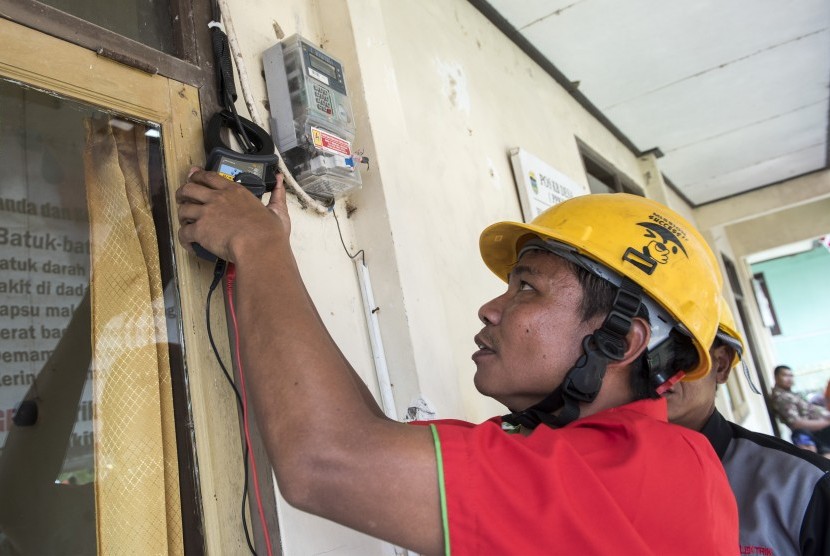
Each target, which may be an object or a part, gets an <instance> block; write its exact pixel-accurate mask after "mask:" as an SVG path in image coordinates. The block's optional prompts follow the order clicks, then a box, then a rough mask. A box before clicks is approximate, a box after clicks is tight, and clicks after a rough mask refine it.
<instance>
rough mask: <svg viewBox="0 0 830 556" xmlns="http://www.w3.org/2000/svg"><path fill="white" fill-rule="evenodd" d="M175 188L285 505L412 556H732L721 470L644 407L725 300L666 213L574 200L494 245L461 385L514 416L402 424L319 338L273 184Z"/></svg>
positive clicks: (730, 510) (618, 200)
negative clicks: (219, 274) (469, 382)
mask: <svg viewBox="0 0 830 556" xmlns="http://www.w3.org/2000/svg"><path fill="white" fill-rule="evenodd" d="M189 179H190V181H189V182H188V183H186V184H184V185H183V186H182V187H181V188H179V190H178V191H177V194H176V196H177V201H178V212H179V223H180V225H181V227H180V230H179V241H180V242H181V243H182V245H184V246H185V248H187V249H192V244H193V243H194V242H198V243H199V244H200V245H201V246H202V247H204V248H206V249H207V250H208V251H210V252H212V253H214V254H216V255H217V256H219V257H220V258H222V259H225V260H227V261H229V262H230V263H233V264H234V267H235V273H236V290H235V295H236V297H237V302H236V306H237V315H238V322H239V332H238V337H239V338H240V342H241V350H240V353H241V358H242V361H243V364H244V372H245V375H246V379H245V380H246V382H247V383H248V384H249V392H251V393H252V402H253V405H254V408H255V411H256V416H257V421H258V424H259V430H260V431H262V436H263V441H264V442H265V445H266V448H267V450H268V454H269V457H270V460H271V463H272V464H273V467H274V473H275V476H276V479H277V484H278V486H279V488H280V491H281V492H282V494H283V496H284V497H285V499H286V500H287V501H288V502H289V503H290V504H292V505H294V506H296V507H298V508H300V509H302V510H305V511H307V512H310V513H313V514H316V515H319V516H322V517H325V518H328V519H331V520H333V521H336V522H338V523H340V524H343V525H346V526H348V527H352V528H353V529H356V530H358V531H362V532H364V533H367V534H370V535H373V536H375V537H378V538H381V539H384V540H387V541H390V542H392V543H394V544H396V545H398V546H402V547H405V548H409V549H412V550H415V551H417V552H419V553H422V554H438V553H445V554H450V553H452V554H455V555H456V556H463V555H468V554H469V555H478V554H499V555H506V554H521V555H524V554H553V553H558V554H602V553H623V554H676V553H678V552H684V553H688V554H735V553H736V551H737V544H738V539H737V532H738V521H737V519H738V518H737V508H736V505H735V499H734V496H733V495H732V492H731V490H730V488H729V484H728V482H727V480H726V476H725V474H724V471H723V468H722V466H721V465H720V462H719V461H718V459H717V456H716V455H715V453H714V451H713V450H712V447H711V446H710V445H709V443H708V442H707V441H706V439H705V438H703V437H702V436H700V435H699V434H697V433H695V432H693V431H689V430H686V429H683V428H681V427H677V426H675V425H671V424H669V423H668V422H667V415H666V402H665V400H664V399H662V398H660V396H659V392H660V391H661V390H662V389H663V388H665V387H667V385H668V384H671V383H672V382H673V381H675V380H679V379H680V378H681V377H683V376H684V375H685V376H686V378H688V379H698V378H700V377H701V376H702V375H704V374H705V373H706V372H708V370H709V367H710V361H709V352H708V348H709V346H710V345H711V343H712V340H713V338H714V336H715V332H716V330H717V323H718V306H717V299H718V295H719V294H720V289H721V285H722V277H721V275H720V272H719V270H718V267H717V261H716V259H715V258H714V255H713V254H712V252H711V250H710V249H709V248H708V246H707V245H706V242H705V240H704V239H703V238H702V236H701V235H700V233H699V232H697V230H695V229H694V228H693V227H691V225H689V224H688V223H687V222H686V221H685V220H684V219H683V218H682V217H681V216H679V215H678V214H676V213H675V212H674V211H672V210H670V209H668V208H666V207H665V206H663V205H660V204H659V203H656V202H654V201H650V200H648V199H645V198H642V197H637V196H634V195H627V194H622V193H618V194H606V195H585V196H581V197H575V198H573V199H569V200H567V201H564V202H562V203H560V204H558V205H556V206H554V207H552V208H550V209H548V210H547V211H546V212H544V213H542V214H540V215H539V216H538V217H537V218H535V219H534V220H533V222H531V223H529V224H524V223H519V222H501V223H497V224H494V225H492V226H490V227H488V228H487V229H486V230H485V231H484V232H483V233H482V234H481V236H480V240H479V245H480V251H481V256H482V258H483V259H484V262H485V263H486V265H487V266H488V267H489V268H490V269H491V270H492V271H493V272H494V273H495V274H496V275H497V276H498V277H499V278H500V279H502V280H504V281H505V282H506V283H507V284H506V291H504V293H502V294H501V295H499V296H498V297H496V298H495V299H492V300H491V301H489V302H487V303H485V304H484V305H483V306H482V307H481V309H480V310H479V313H478V316H479V319H480V320H481V322H482V325H483V326H482V330H481V331H480V332H479V333H478V334H477V335H476V336H475V338H474V341H475V344H476V346H477V347H476V351H475V353H474V354H473V361H474V362H475V365H476V374H475V379H474V382H475V386H476V388H477V389H478V390H479V392H481V393H482V394H485V395H487V396H490V397H492V398H493V399H495V400H497V401H499V402H501V403H502V404H504V405H505V406H507V407H508V408H509V409H510V411H511V413H510V414H509V415H506V416H504V417H501V418H499V417H496V418H493V419H491V420H488V421H486V422H484V423H481V424H473V423H467V422H463V421H453V420H441V421H431V422H429V423H426V424H421V425H407V424H403V423H399V422H397V421H394V420H391V419H389V418H387V417H386V416H384V414H383V412H382V411H381V410H380V408H379V407H378V405H377V403H376V402H375V401H374V399H373V398H372V396H371V394H370V392H369V390H368V388H367V387H366V385H365V384H364V383H363V382H362V381H361V380H360V378H359V375H358V374H357V373H356V372H355V370H354V369H353V368H352V367H351V365H350V364H349V362H348V361H347V360H346V358H345V357H344V356H343V354H342V353H341V351H340V350H339V348H338V347H337V345H336V344H335V342H334V341H333V339H332V338H331V337H330V336H329V333H328V332H327V330H326V329H325V326H324V325H323V321H322V320H321V318H320V317H319V314H318V312H317V310H316V308H315V306H314V304H313V302H312V300H311V296H310V295H309V294H308V293H307V291H306V288H305V285H304V283H303V280H302V278H301V275H300V270H299V268H298V265H297V262H296V259H295V257H294V255H293V252H292V248H291V244H290V242H289V232H290V218H289V214H288V208H287V206H286V200H285V189H284V188H283V187H282V184H281V183H279V182H278V185H277V188H276V190H275V192H274V194H273V195H272V196H271V199H270V201H269V204H268V207H267V208H266V207H263V206H262V204H261V203H260V201H259V200H258V199H256V198H255V197H254V196H253V195H251V194H250V193H248V192H247V191H246V190H245V189H244V188H242V187H240V186H239V185H238V184H235V183H233V182H231V181H229V180H226V179H224V178H222V177H220V176H218V175H217V174H216V173H213V172H202V171H197V170H194V171H193V172H192V173H191V175H190V176H189ZM444 239H445V241H447V242H449V243H451V244H455V243H456V242H457V241H458V240H457V239H456V238H452V237H446V238H444ZM416 255H417V254H416V253H413V254H412V255H411V256H416ZM264 276H267V277H268V279H267V280H264V279H263V277H264ZM447 287H451V286H450V285H448V286H447ZM439 317H440V315H435V317H434V318H439ZM681 369H682V370H681Z"/></svg>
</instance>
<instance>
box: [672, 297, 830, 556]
mask: <svg viewBox="0 0 830 556" xmlns="http://www.w3.org/2000/svg"><path fill="white" fill-rule="evenodd" d="M743 350H744V342H743V338H741V336H740V334H739V333H738V331H737V329H736V326H735V321H734V318H733V317H732V313H731V311H730V309H729V306H728V305H727V303H726V302H725V301H722V303H721V323H720V326H719V329H718V334H717V336H716V338H715V341H714V343H713V344H712V348H711V350H710V352H709V353H710V355H711V358H712V370H711V372H710V373H709V374H708V375H707V376H706V377H704V378H703V379H701V380H699V381H696V382H681V383H678V384H676V385H674V386H673V387H672V388H670V389H669V390H668V391H667V392H666V398H667V400H668V402H669V420H670V421H671V422H673V423H676V424H679V425H682V426H684V427H688V428H690V429H692V430H696V431H700V432H701V433H703V434H704V435H705V436H706V438H708V439H709V442H711V443H712V447H713V448H714V449H715V452H717V454H718V457H720V459H721V462H722V463H723V467H724V469H725V470H726V475H727V477H728V478H729V484H730V485H731V486H732V491H733V492H734V493H735V498H736V499H737V501H738V519H739V521H740V543H741V551H740V553H741V554H776V555H778V554H802V555H805V556H807V555H826V554H830V460H827V459H825V458H823V457H821V456H818V455H816V454H812V453H809V452H805V451H804V450H801V449H799V448H797V447H795V446H793V445H792V444H790V443H789V442H786V441H784V440H781V439H780V438H775V437H773V436H768V435H766V434H761V433H757V432H753V431H749V430H747V429H745V428H743V427H741V426H739V425H736V424H735V423H732V422H730V421H727V420H726V419H725V418H724V417H723V416H722V415H721V414H720V412H718V410H717V409H716V408H715V395H716V390H717V387H718V385H720V384H723V383H725V382H726V381H727V379H728V378H729V373H730V372H731V370H732V368H733V367H735V366H736V365H737V364H738V362H739V360H740V358H741V357H742V355H743Z"/></svg>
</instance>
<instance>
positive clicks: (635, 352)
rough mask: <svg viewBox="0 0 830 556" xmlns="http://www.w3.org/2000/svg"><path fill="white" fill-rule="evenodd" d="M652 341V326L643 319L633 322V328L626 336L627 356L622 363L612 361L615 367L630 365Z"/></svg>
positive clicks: (637, 318)
mask: <svg viewBox="0 0 830 556" xmlns="http://www.w3.org/2000/svg"><path fill="white" fill-rule="evenodd" d="M650 339H651V325H649V323H648V322H646V320H645V319H643V318H641V317H635V318H633V319H632V320H631V328H629V330H628V334H626V335H625V355H624V356H623V358H622V360H620V361H612V362H611V363H610V364H614V365H630V364H631V363H633V362H634V361H635V360H636V359H637V358H638V357H640V356H641V355H642V354H643V353H644V352H645V350H646V349H647V348H648V341H649V340H650Z"/></svg>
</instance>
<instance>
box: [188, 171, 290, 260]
mask: <svg viewBox="0 0 830 556" xmlns="http://www.w3.org/2000/svg"><path fill="white" fill-rule="evenodd" d="M188 180H189V181H188V182H187V183H185V184H184V185H182V186H181V187H180V188H179V189H178V190H177V191H176V202H177V204H178V209H179V224H181V227H180V228H179V241H180V242H181V244H182V245H183V246H184V247H185V248H186V249H187V250H188V251H193V247H192V244H193V243H194V242H195V243H199V244H200V245H201V246H202V247H204V248H205V249H207V250H208V251H210V252H211V253H213V254H214V255H216V256H217V257H219V258H221V259H225V260H227V261H230V262H238V259H239V257H240V256H242V255H244V254H245V253H247V252H248V251H250V250H254V251H253V252H256V250H257V249H263V248H267V247H268V246H269V245H272V244H273V243H274V242H275V241H284V242H285V245H286V246H287V245H288V236H289V234H290V232H291V220H290V218H289V216H288V207H287V206H286V201H285V187H284V186H283V177H282V175H281V174H278V175H277V185H276V188H275V189H274V191H273V192H272V193H271V198H270V199H269V201H268V205H267V206H263V205H262V202H261V201H260V200H259V199H257V198H256V197H255V196H254V195H252V194H251V193H250V192H249V191H248V190H247V189H245V187H243V186H241V185H239V184H238V183H234V182H232V181H230V180H228V179H225V178H223V177H222V176H220V175H219V174H217V173H216V172H206V171H204V170H201V169H200V168H191V170H190V173H189V175H188Z"/></svg>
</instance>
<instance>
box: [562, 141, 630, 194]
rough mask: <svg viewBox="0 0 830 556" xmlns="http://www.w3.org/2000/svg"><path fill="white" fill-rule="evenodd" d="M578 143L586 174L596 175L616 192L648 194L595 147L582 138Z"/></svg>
mask: <svg viewBox="0 0 830 556" xmlns="http://www.w3.org/2000/svg"><path fill="white" fill-rule="evenodd" d="M576 145H577V149H578V150H579V156H580V159H581V160H582V167H583V169H584V170H585V174H586V175H591V176H594V178H595V179H597V180H599V181H600V182H602V183H604V184H605V185H606V186H608V188H610V189H611V190H612V191H613V192H615V193H631V194H632V195H639V196H640V197H645V196H646V194H645V191H643V189H642V188H641V187H640V186H638V185H637V184H635V183H634V181H633V180H632V179H631V178H629V177H628V176H626V175H625V174H623V173H622V172H620V171H619V170H618V169H617V168H615V167H614V165H613V164H611V163H610V162H608V161H607V160H605V159H604V158H603V157H602V156H600V155H599V154H598V153H597V152H596V151H595V150H594V149H592V148H591V147H589V146H588V145H586V144H585V143H584V142H583V141H581V140H580V139H577V140H576Z"/></svg>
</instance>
